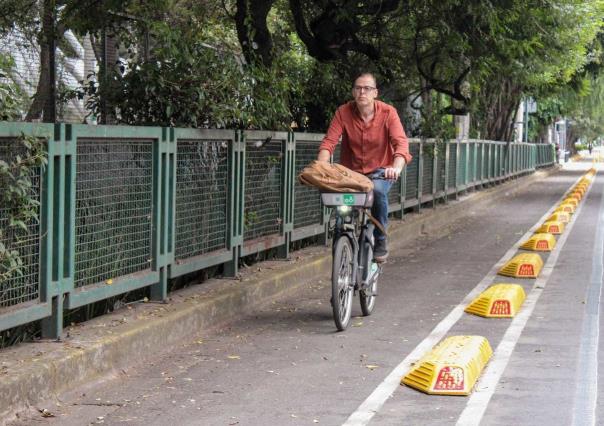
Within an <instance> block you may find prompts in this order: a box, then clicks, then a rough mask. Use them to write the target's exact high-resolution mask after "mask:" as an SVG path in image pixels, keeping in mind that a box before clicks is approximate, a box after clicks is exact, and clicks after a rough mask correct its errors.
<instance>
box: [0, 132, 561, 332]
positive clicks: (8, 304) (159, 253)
mask: <svg viewBox="0 0 604 426" xmlns="http://www.w3.org/2000/svg"><path fill="white" fill-rule="evenodd" d="M21 134H26V135H31V136H34V137H38V138H41V139H44V140H46V141H47V150H48V166H47V167H46V168H45V170H44V172H43V173H37V174H36V175H35V176H32V182H33V183H34V185H33V187H32V190H31V191H32V192H31V196H32V197H33V198H34V199H36V200H39V202H40V207H39V210H40V211H39V214H40V221H39V222H32V223H30V224H28V231H27V232H24V231H23V232H22V235H16V234H15V232H17V231H14V232H13V233H6V232H5V233H4V234H3V237H2V241H1V242H2V243H4V244H5V245H7V246H10V247H12V248H14V249H16V250H17V251H18V253H19V255H20V258H21V260H22V261H23V275H22V276H18V277H15V278H11V279H9V280H7V281H5V282H2V283H0V330H6V329H8V328H12V327H14V326H17V325H21V324H25V323H28V322H32V321H36V320H42V321H43V322H42V326H43V332H44V334H45V335H46V336H48V337H54V336H58V335H60V333H61V332H62V324H63V310H64V309H73V308H76V307H79V306H83V305H86V304H90V303H93V302H96V301H100V300H103V299H106V298H109V297H112V296H116V295H119V294H122V293H125V292H128V291H131V290H135V289H138V288H143V287H150V294H151V297H152V298H153V299H156V300H162V299H165V298H166V297H167V282H168V279H170V278H174V277H178V276H181V275H184V274H187V273H190V272H194V271H197V270H200V269H203V268H207V267H210V266H215V265H221V264H222V265H224V271H225V275H227V276H233V275H235V274H237V267H238V263H239V259H240V257H242V256H247V255H252V254H256V253H259V252H262V251H264V250H267V249H271V248H273V249H277V250H276V253H277V255H278V256H280V257H287V256H288V254H289V250H290V245H291V243H292V242H294V241H297V240H301V239H303V238H308V237H313V236H322V237H324V236H325V235H326V223H327V219H328V215H327V209H325V208H324V207H322V205H321V202H320V197H319V194H318V192H317V191H316V190H314V189H312V188H308V187H304V186H301V185H300V184H299V183H298V182H297V180H296V179H295V177H296V175H297V174H298V173H299V172H300V171H301V169H302V168H303V167H304V166H305V165H306V164H308V163H309V162H310V161H311V160H313V159H315V158H316V154H317V148H318V146H319V144H320V142H321V138H322V135H320V134H308V133H286V132H265V131H230V130H197V129H172V128H157V127H128V126H84V125H68V124H56V125H52V124H48V125H46V124H31V123H6V122H4V123H0V160H7V159H10V158H14V157H15V156H17V155H19V152H18V148H17V144H16V143H15V141H16V140H17V138H19V137H20V135H21ZM410 151H411V153H412V155H413V156H414V158H413V161H412V162H411V163H410V164H409V165H408V166H407V167H406V169H405V171H404V173H403V175H402V177H401V179H400V180H399V181H398V182H397V183H396V184H395V185H394V186H393V188H392V190H391V193H390V196H389V200H390V211H391V212H392V213H395V214H396V215H397V216H399V217H400V216H402V215H403V214H404V212H405V211H408V210H409V209H419V208H420V207H422V206H424V207H425V206H426V205H430V204H434V203H435V202H436V201H438V200H439V199H440V200H444V201H447V200H448V198H449V197H450V196H453V197H455V196H456V195H457V194H458V193H460V192H463V191H467V190H470V189H472V188H477V187H480V186H483V185H490V184H494V183H496V182H499V181H502V180H504V179H509V178H512V177H515V176H519V175H522V174H526V173H531V172H532V171H534V170H535V168H536V167H546V166H551V165H553V164H554V159H555V151H554V148H553V146H551V145H534V144H516V143H512V144H506V143H501V142H492V141H477V140H475V141H461V142H460V141H450V142H446V143H436V142H434V141H423V142H422V141H419V140H412V141H410ZM334 157H337V153H336V155H334ZM7 216H8V215H7V210H6V209H5V208H2V207H0V227H2V228H7V226H6V221H7Z"/></svg>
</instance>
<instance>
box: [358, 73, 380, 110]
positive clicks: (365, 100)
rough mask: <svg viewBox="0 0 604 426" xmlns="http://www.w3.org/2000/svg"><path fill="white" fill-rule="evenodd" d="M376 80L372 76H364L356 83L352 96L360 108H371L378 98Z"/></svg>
mask: <svg viewBox="0 0 604 426" xmlns="http://www.w3.org/2000/svg"><path fill="white" fill-rule="evenodd" d="M375 86H376V85H375V80H374V79H373V77H371V76H370V75H362V76H361V77H359V78H357V79H356V80H355V81H354V86H353V87H352V96H354V100H355V102H356V103H357V105H358V106H371V105H373V101H374V100H375V98H377V95H378V91H377V89H376V87H375Z"/></svg>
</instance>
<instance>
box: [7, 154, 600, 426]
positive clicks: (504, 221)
mask: <svg viewBox="0 0 604 426" xmlns="http://www.w3.org/2000/svg"><path fill="white" fill-rule="evenodd" d="M589 166H590V164H589V163H577V164H576V165H574V166H572V167H570V168H567V169H565V170H564V171H561V172H559V173H557V174H553V175H551V176H550V177H548V178H546V179H544V180H542V181H540V182H538V183H536V184H534V185H531V186H530V187H528V188H526V189H524V190H522V191H519V192H517V193H515V194H508V195H506V196H504V197H502V198H500V199H499V200H498V201H497V202H495V203H493V204H492V205H490V206H485V207H484V208H482V209H480V210H469V211H468V214H467V216H466V217H465V218H464V219H462V220H459V221H457V222H455V223H453V224H452V225H451V226H450V227H449V229H448V230H447V231H446V232H445V233H443V234H441V235H435V236H426V237H424V238H422V239H420V240H416V241H414V242H413V243H412V244H408V245H406V246H404V247H401V248H398V249H397V250H396V251H394V252H393V253H391V257H390V260H389V262H388V264H387V265H386V267H385V270H384V274H383V275H382V277H381V278H380V291H379V296H378V301H377V306H376V310H375V312H374V314H373V315H372V316H370V317H355V318H354V319H353V321H352V326H351V327H350V328H349V329H348V330H347V331H346V332H342V333H337V332H336V331H335V326H334V324H333V320H332V317H331V309H330V305H329V297H330V288H329V285H328V283H329V276H323V277H316V280H315V281H314V283H313V284H312V285H309V286H307V287H305V288H304V289H303V290H301V291H299V292H297V293H296V294H293V295H288V296H286V297H284V298H281V299H278V300H275V301H273V302H272V303H270V304H269V305H268V306H267V307H265V308H264V309H259V310H257V311H255V312H254V313H253V314H252V315H249V316H246V317H244V318H240V319H239V320H238V321H237V322H236V323H234V324H231V325H230V327H228V328H224V329H220V330H214V331H212V332H211V333H205V334H200V335H199V336H197V337H195V338H192V339H191V340H190V341H187V342H183V344H182V345H181V346H180V347H177V348H175V349H174V351H172V352H171V353H169V354H167V355H165V356H161V357H157V358H156V359H155V360H154V361H153V362H152V363H151V364H148V363H145V365H144V366H140V367H133V368H131V369H129V370H127V371H122V372H121V373H120V374H119V376H117V377H110V378H102V379H101V380H99V381H97V382H95V383H91V384H90V385H88V386H87V387H86V388H79V389H73V390H72V391H70V392H68V393H66V394H64V395H62V396H61V397H60V399H59V400H58V401H48V402H47V404H46V405H41V406H44V407H45V408H47V409H48V410H49V411H50V412H52V413H53V415H54V416H55V417H50V418H42V417H41V416H40V414H39V413H37V412H35V411H32V412H31V413H30V414H29V415H26V417H25V418H22V420H20V421H19V422H14V423H11V424H12V425H13V426H21V425H32V424H42V425H46V424H48V425H66V426H70V425H87V424H106V425H118V424H130V425H174V426H176V425H211V426H213V425H250V426H264V425H314V424H318V425H342V424H345V423H346V422H347V420H348V419H350V420H349V423H348V424H353V420H354V419H357V418H369V424H371V425H448V424H456V423H458V422H459V423H460V424H482V425H510V424H514V425H546V424H547V425H569V424H573V422H574V423H575V424H602V423H603V422H604V403H603V402H602V400H601V399H599V398H598V395H601V394H602V391H603V386H604V385H603V384H602V382H603V381H602V380H598V379H599V378H600V377H599V376H600V375H601V373H598V372H599V371H604V369H602V368H601V367H602V366H601V365H600V364H601V362H602V359H601V357H599V355H598V349H599V346H600V345H601V344H599V339H598V330H599V328H600V326H601V321H602V320H601V318H600V316H599V310H600V288H601V285H602V268H601V265H602V261H603V255H602V244H603V240H602V238H603V237H602V235H603V233H604V229H601V228H604V226H601V225H599V221H604V218H603V217H602V215H603V213H604V206H603V191H604V178H603V177H601V176H600V174H598V176H597V178H596V179H595V180H594V183H593V184H592V186H591V188H590V190H589V192H588V194H587V195H586V197H585V198H584V200H583V201H582V203H581V210H580V211H579V212H578V213H577V214H576V215H575V216H574V218H573V223H572V227H571V229H570V230H569V231H568V232H566V233H565V235H564V241H562V240H561V238H559V239H558V244H559V245H560V247H559V248H558V249H557V251H555V252H553V253H552V254H549V255H548V254H545V255H543V258H544V261H545V262H546V266H547V265H549V266H550V267H551V268H550V269H551V271H550V272H548V273H547V274H546V275H545V276H544V277H543V276H542V278H540V280H539V281H536V280H533V279H523V280H520V279H509V278H505V277H500V276H495V275H494V274H493V271H494V267H495V266H496V265H497V264H498V262H500V260H501V259H502V257H504V256H506V255H508V256H509V255H510V253H516V252H517V251H518V250H517V249H516V247H517V245H518V243H519V242H520V241H521V240H522V239H523V236H525V234H526V233H527V232H528V231H529V230H530V229H531V227H533V226H534V225H536V224H538V223H540V221H541V220H542V218H543V216H544V214H546V212H547V211H548V210H549V209H551V208H552V207H553V206H554V205H556V204H557V203H558V202H559V201H560V199H561V197H562V195H563V194H564V193H565V191H567V190H568V189H569V188H570V187H571V186H572V185H573V184H574V183H575V182H576V181H577V180H578V179H579V178H580V177H581V176H582V175H583V174H584V173H585V171H587V168H588V167H589ZM602 225H604V223H603V224H602ZM554 253H555V256H554ZM552 256H554V259H552V260H551V261H550V257H552ZM495 282H509V283H519V284H521V285H522V286H523V287H524V289H525V292H526V294H527V296H528V298H527V302H525V306H524V307H523V310H524V315H523V318H518V317H517V319H515V320H512V319H485V318H481V317H477V316H473V315H469V314H463V313H462V314H461V315H457V314H456V312H459V310H460V304H461V303H462V302H463V301H464V299H466V298H467V296H468V294H469V293H470V292H472V291H473V290H474V289H475V288H476V287H477V286H480V285H481V283H482V285H483V286H485V285H490V284H492V283H495ZM521 312H522V311H521ZM353 315H360V308H359V307H358V299H355V310H354V311H353ZM437 326H438V327H437ZM435 327H436V330H435ZM453 335H481V336H484V337H486V338H487V339H488V340H489V342H490V345H491V347H492V348H493V351H494V356H493V358H492V359H491V362H490V363H489V366H488V374H487V372H486V371H485V374H483V377H482V379H481V380H480V381H479V383H478V384H477V386H476V389H475V392H474V393H473V394H472V395H471V396H470V397H459V396H456V397H452V396H431V395H426V394H424V393H421V392H418V391H416V390H414V389H411V388H409V387H406V386H401V385H398V384H397V385H396V386H395V387H394V388H392V386H389V385H388V381H389V378H390V380H392V377H394V378H395V379H396V380H397V381H398V380H400V377H398V376H396V374H394V373H393V374H394V375H393V374H391V372H393V370H394V371H395V373H396V371H397V370H395V369H397V368H399V369H400V368H407V367H408V366H409V365H410V363H411V362H413V361H415V360H416V359H417V357H416V356H415V355H416V354H418V353H419V354H420V356H421V354H423V353H422V351H421V349H422V348H423V347H424V346H426V345H428V347H429V346H431V345H430V344H429V343H430V342H431V341H432V340H434V339H436V341H438V340H440V338H442V337H444V336H453ZM426 339H427V340H426ZM431 339H432V340H431ZM418 347H419V349H418ZM366 407H369V408H368V409H366ZM600 419H602V420H600ZM356 424H366V423H364V422H361V423H356Z"/></svg>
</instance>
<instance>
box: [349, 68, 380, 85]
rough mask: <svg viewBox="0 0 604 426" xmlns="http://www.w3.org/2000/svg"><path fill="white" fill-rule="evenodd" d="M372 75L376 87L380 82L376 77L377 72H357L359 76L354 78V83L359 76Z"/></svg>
mask: <svg viewBox="0 0 604 426" xmlns="http://www.w3.org/2000/svg"><path fill="white" fill-rule="evenodd" d="M365 76H368V77H371V78H373V81H374V82H375V87H377V85H378V83H377V78H375V74H373V73H372V72H369V71H361V72H359V73H358V74H357V76H356V77H355V78H354V80H352V84H354V82H355V81H357V80H358V79H359V78H361V77H365Z"/></svg>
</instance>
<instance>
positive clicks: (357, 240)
mask: <svg viewBox="0 0 604 426" xmlns="http://www.w3.org/2000/svg"><path fill="white" fill-rule="evenodd" d="M321 200H322V202H323V205H325V206H326V207H332V208H333V212H335V213H333V214H335V223H334V226H333V229H330V230H332V231H333V246H332V256H333V257H332V259H333V263H332V271H331V306H332V309H333V317H334V321H335V323H336V327H337V329H338V330H339V331H343V330H345V329H346V328H347V327H348V324H349V322H350V317H351V312H352V298H353V295H354V293H355V292H356V291H358V292H359V299H360V302H361V311H362V312H363V316H368V315H371V313H372V312H373V309H374V307H375V298H376V296H377V285H378V278H379V276H380V274H381V272H382V266H381V265H380V264H378V263H376V262H374V261H373V247H374V245H373V243H374V238H373V230H374V228H375V225H374V224H373V223H372V222H371V220H370V219H369V218H370V213H369V209H371V206H372V204H373V192H372V191H371V192H367V193H353V194H346V193H322V194H321ZM330 223H331V221H330Z"/></svg>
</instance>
